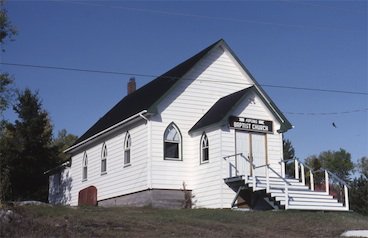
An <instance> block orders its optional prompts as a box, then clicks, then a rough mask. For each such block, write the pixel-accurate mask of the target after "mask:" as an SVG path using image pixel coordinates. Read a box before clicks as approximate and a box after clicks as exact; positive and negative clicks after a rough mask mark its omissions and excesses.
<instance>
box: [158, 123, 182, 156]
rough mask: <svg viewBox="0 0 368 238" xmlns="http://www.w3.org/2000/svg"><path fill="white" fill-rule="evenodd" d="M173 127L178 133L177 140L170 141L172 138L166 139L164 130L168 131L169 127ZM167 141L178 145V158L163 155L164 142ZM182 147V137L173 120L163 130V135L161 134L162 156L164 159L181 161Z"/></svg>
mask: <svg viewBox="0 0 368 238" xmlns="http://www.w3.org/2000/svg"><path fill="white" fill-rule="evenodd" d="M171 127H173V128H174V129H175V130H176V132H177V133H178V135H179V142H177V141H172V140H167V139H166V132H167V131H168V129H169V128H171ZM166 142H168V143H177V144H178V147H179V151H178V155H179V158H171V157H166V156H165V143H166ZM182 147H183V139H182V136H181V132H180V130H179V127H178V126H177V125H176V124H175V123H174V122H171V123H170V124H169V125H168V126H167V127H166V129H165V131H164V136H163V157H164V160H171V161H183V155H182V151H183V150H182Z"/></svg>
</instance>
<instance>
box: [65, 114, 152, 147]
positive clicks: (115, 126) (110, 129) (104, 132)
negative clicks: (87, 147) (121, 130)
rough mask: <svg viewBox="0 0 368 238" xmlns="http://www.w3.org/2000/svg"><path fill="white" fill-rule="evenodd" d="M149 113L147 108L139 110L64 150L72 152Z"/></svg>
mask: <svg viewBox="0 0 368 238" xmlns="http://www.w3.org/2000/svg"><path fill="white" fill-rule="evenodd" d="M147 113H148V111H147V110H143V111H141V112H139V113H136V114H134V115H133V116H131V117H128V118H126V119H125V120H122V121H121V122H119V123H117V124H115V125H113V126H111V127H109V128H107V129H105V130H103V131H101V132H99V133H97V134H95V135H93V136H91V137H89V138H87V139H85V140H83V141H81V142H79V143H78V144H76V145H73V146H71V147H69V148H68V149H66V150H64V151H63V153H71V152H72V151H74V150H75V149H77V148H78V147H80V146H82V145H84V144H86V143H87V142H90V141H92V140H94V139H97V138H98V137H100V136H102V135H103V134H106V133H108V132H110V131H112V130H114V129H115V128H117V127H119V126H121V125H123V124H126V123H128V122H130V121H132V120H133V119H135V118H138V117H142V118H143V119H146V117H143V115H144V114H147Z"/></svg>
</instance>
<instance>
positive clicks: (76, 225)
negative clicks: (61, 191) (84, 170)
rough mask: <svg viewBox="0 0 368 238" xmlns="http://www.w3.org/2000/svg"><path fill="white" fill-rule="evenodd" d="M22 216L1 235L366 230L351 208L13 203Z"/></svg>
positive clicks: (0, 229) (366, 220)
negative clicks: (306, 209)
mask: <svg viewBox="0 0 368 238" xmlns="http://www.w3.org/2000/svg"><path fill="white" fill-rule="evenodd" d="M12 209H13V210H14V211H15V212H16V213H17V214H19V215H20V218H18V219H14V220H13V221H11V222H10V223H6V224H1V223H0V237H211V238H212V237H293V238H295V237H338V236H339V235H340V234H341V233H342V232H344V231H345V230H349V229H368V216H361V215H359V214H356V213H353V212H324V213H323V212H301V211H265V212H260V211H257V212H240V211H231V210H212V209H193V210H186V209H183V210H167V209H152V208H101V207H84V208H70V207H51V206H50V207H49V206H24V207H16V208H12Z"/></svg>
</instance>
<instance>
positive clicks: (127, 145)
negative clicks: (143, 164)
mask: <svg viewBox="0 0 368 238" xmlns="http://www.w3.org/2000/svg"><path fill="white" fill-rule="evenodd" d="M127 152H129V162H126V161H127V158H126V153H127ZM131 152H132V137H131V136H130V133H129V131H127V132H126V134H125V139H124V167H128V166H130V165H131V162H132V161H131V159H132V157H131V155H132V154H131Z"/></svg>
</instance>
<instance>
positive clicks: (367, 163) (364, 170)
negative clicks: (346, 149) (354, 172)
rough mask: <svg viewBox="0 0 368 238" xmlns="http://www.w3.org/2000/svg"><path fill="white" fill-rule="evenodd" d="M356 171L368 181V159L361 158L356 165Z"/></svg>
mask: <svg viewBox="0 0 368 238" xmlns="http://www.w3.org/2000/svg"><path fill="white" fill-rule="evenodd" d="M357 169H358V171H359V172H360V173H361V174H362V175H363V176H365V177H366V178H367V179H368V157H367V156H364V157H362V158H361V159H360V160H359V161H358V164H357Z"/></svg>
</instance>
